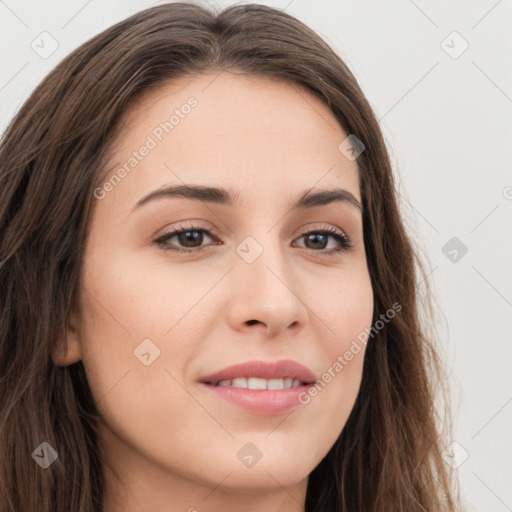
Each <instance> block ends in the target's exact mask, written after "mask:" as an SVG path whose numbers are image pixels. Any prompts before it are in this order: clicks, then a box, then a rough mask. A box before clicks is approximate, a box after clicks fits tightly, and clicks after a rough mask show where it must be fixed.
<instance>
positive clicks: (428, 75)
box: [0, 0, 512, 512]
mask: <svg viewBox="0 0 512 512" xmlns="http://www.w3.org/2000/svg"><path fill="white" fill-rule="evenodd" d="M157 3H160V2H150V1H143V0H138V1H137V0H130V1H127V0H123V1H121V0H116V1H112V0H111V1H102V2H100V1H99V0H89V1H87V0H81V1H67V2H65V1H63V0H62V1H46V2H37V1H25V2H15V1H14V0H0V44H1V48H2V53H1V64H2V65H1V68H0V69H1V74H0V111H1V117H0V129H1V130H2V131H3V130H4V129H5V127H6V126H7V124H8V122H9V120H10V119H11V118H12V116H13V115H14V114H15V112H16V111H17V109H18V108H19V107H20V106H21V104H22V102H23V101H24V100H25V99H26V98H27V97H28V95H29V94H30V92H31V91H32V90H33V88H34V87H35V86H36V84H37V83H38V82H39V81H40V80H41V79H42V78H43V77H44V76H45V75H46V74H47V73H48V72H49V71H50V69H52V68H53V67H54V66H55V65H56V64H57V63H58V62H59V61H60V60H61V59H62V58H63V57H64V56H65V55H67V54H68V53H70V52H71V51H72V50H73V49H75V48H76V47H77V46H78V45H79V44H81V43H82V42H84V41H85V40H87V39H89V38H90V37H92V36H93V35H95V34H97V33H98V32H100V31H101V30H103V29H105V28H107V27H108V26H110V25H112V24H114V23H115V22H117V21H119V20H121V19H124V18H126V17H127V16H128V15H130V14H132V13H134V12H136V11H137V10H140V9H143V8H146V7H150V6H152V5H156V4H157ZM210 3H213V4H214V5H216V6H219V7H224V6H228V5H231V4H232V3H234V2H232V1H227V2H220V1H217V2H210ZM262 3H266V4H268V5H272V6H274V7H280V8H285V9H286V11H287V12H289V13H290V14H292V15H294V16H296V17H298V18H299V19H301V20H302V21H303V22H305V23H306V24H308V25H309V26H310V27H311V28H313V29H314V30H316V31H317V32H318V33H319V34H320V35H321V36H323V37H324V38H325V39H326V40H327V41H328V42H329V43H330V44H331V45H332V46H333V47H334V48H335V50H336V51H338V52H339V54H340V55H341V56H342V58H343V59H344V60H345V62H346V63H347V64H348V65H349V67H350V68H351V70H352V71H353V73H354V74H355V75H356V77H357V78H358V80H359V82H360V85H361V86H362V88H363V90H364V92H365V93H366V95H367V97H368V99H369V100H370V103H371V104H372V106H373V107H374V109H375V111H376V113H377V116H378V117H379V118H380V119H381V125H382V129H383V130H384V133H385V136H386V139H387V141H388V145H389V147H390V151H391V154H392V158H393V162H394V164H395V170H396V172H397V176H398V183H399V189H400V193H401V197H402V202H403V211H404V214H405V215H406V217H407V219H408V226H409V229H410V230H411V234H412V235H413V236H414V238H415V239H417V240H418V242H419V243H420V244H421V246H422V247H423V249H424V251H425V253H426V256H427V260H428V263H427V267H428V271H429V272H430V275H429V278H428V279H429V280H430V282H431V284H432V286H433V289H434V291H435V294H436V297H437V302H438V304H439V306H440V309H441V311H442V315H440V317H439V326H438V328H439V331H440V333H441V344H442V347H443V358H444V359H445V361H446V362H447V364H448V366H449V369H450V375H451V377H450V379H451V380H450V385H451V389H452V396H453V416H454V422H455V431H454V441H456V442H457V443H458V444H457V445H455V449H454V454H455V459H456V463H457V464H458V463H460V462H462V461H463V462H462V464H460V466H459V468H458V474H459V477H460V482H461V486H462V492H463V495H464V496H465V497H466V499H467V510H469V511H481V512H484V511H485V512H492V511H496V512H505V511H507V510H512V486H511V485H510V483H511V482H512V469H511V464H510V460H511V455H512V450H511V446H512V436H511V432H512V429H511V425H512V386H511V380H512V378H511V372H510V365H511V362H512V357H511V355H512V354H511V352H512V350H511V343H510V341H511V334H512V326H511V323H512V322H511V318H512V315H511V313H512V286H511V285H512V271H511V265H510V262H511V261H512V258H511V253H512V251H511V245H512V236H511V234H512V215H511V213H512V188H511V187H512V175H511V172H510V166H511V162H512V158H511V153H512V117H511V113H512V68H511V63H512V37H511V29H512V3H511V2H510V1H504V0H501V1H496V0H485V1H483V0H482V1H473V2H471V3H469V2H462V1H459V2H450V3H446V2H441V1H440V0H436V1H431V2H427V1H423V0H417V1H412V0H387V1H386V2H377V1H375V2H368V1H361V0H357V1H356V0H350V1H340V0H338V1H334V0H330V1H321V2H320V1H316V2H312V1H307V0H292V1H291V2H290V0H284V1H274V2H270V1H268V2H262ZM43 31H47V32H48V33H49V34H51V36H52V37H53V38H54V39H55V40H56V41H57V43H58V48H57V49H56V51H55V52H54V53H53V54H52V55H50V56H48V57H47V58H42V57H41V56H39V55H38V54H37V53H36V52H35V51H34V50H33V49H32V47H31V45H32V43H33V41H35V43H34V44H37V43H38V41H40V37H41V36H40V34H41V33H42V32H43ZM454 31H456V32H458V34H459V35H460V36H459V35H456V34H455V35H453V34H452V33H453V32H454ZM38 38H39V39H38ZM443 41H444V43H443ZM464 41H465V42H466V43H465V42H464ZM39 44H41V43H39ZM465 44H469V47H468V48H467V50H466V51H464V52H463V53H462V54H461V55H458V54H459V53H460V52H461V50H462V49H463V48H464V46H465ZM46 48H49V46H48V45H47V46H46ZM445 50H446V51H445ZM447 52H451V54H452V56H450V55H449V54H448V53H447ZM454 56H456V57H457V58H452V57H454ZM452 237H457V238H458V239H459V240H460V241H461V242H462V243H463V244H464V245H465V246H466V247H467V249H468V252H467V253H466V254H465V255H463V256H461V254H462V253H461V251H460V249H459V250H458V252H457V254H456V255H455V253H453V252H451V255H450V253H449V252H450V251H453V248H451V247H448V249H446V250H445V252H447V253H448V256H449V257H447V256H445V254H444V253H443V252H442V248H443V247H444V245H445V244H446V243H447V242H448V241H449V240H450V239H451V238H452ZM456 250H457V249H456ZM454 257H456V258H457V260H456V261H455V262H454V261H451V259H450V258H454ZM459 445H460V446H459ZM465 457H467V459H466V460H464V458H465Z"/></svg>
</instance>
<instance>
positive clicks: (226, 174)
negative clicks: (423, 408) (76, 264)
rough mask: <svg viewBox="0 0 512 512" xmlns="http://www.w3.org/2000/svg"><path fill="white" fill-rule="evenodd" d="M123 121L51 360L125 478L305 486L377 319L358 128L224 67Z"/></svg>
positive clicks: (351, 393)
mask: <svg viewBox="0 0 512 512" xmlns="http://www.w3.org/2000/svg"><path fill="white" fill-rule="evenodd" d="M123 121H124V125H123V129H122V131H121V133H120V136H119V138H118V141H117V144H116V145H115V147H114V152H113V157H112V161H111V171H110V173H109V174H108V176H107V178H106V180H105V181H103V182H102V183H100V184H99V186H98V188H97V189H96V190H95V192H94V194H95V200H94V203H95V204H94V209H93V212H92V214H91V218H90V225H89V239H88V245H87V248H86V253H85V259H84V267H83V270H82V272H83V273H82V287H81V297H80V306H81V310H80V316H79V318H74V319H73V324H72V329H70V333H69V339H68V343H69V345H68V352H67V356H66V357H67V358H66V359H65V360H60V361H59V362H60V363H61V364H69V363H72V362H74V361H76V360H78V359H82V361H83V364H84V366H85V369H86V373H87V378H88V381H89V384H90V387H91V391H92V394H93V397H94V400H95V402H96V404H97V407H98V410H99V412H100V415H101V417H102V420H103V423H102V424H101V425H100V432H101V443H102V445H103V448H104V450H105V452H106V454H107V457H108V459H109V461H110V464H111V465H112V466H113V467H115V469H116V470H117V471H118V473H119V474H120V475H121V476H122V477H123V478H124V480H125V481H127V483H128V485H129V486H133V487H135V486H137V485H138V486H139V487H140V486H141V485H145V484H143V483H142V482H146V483H147V486H148V488H150V487H151V486H152V485H155V484H156V483H157V482H162V483H164V482H165V485H166V486H167V487H169V488H171V487H172V488H173V489H174V491H175V492H178V491H183V490H185V489H188V490H189V491H190V492H192V489H205V491H204V492H203V493H202V494H198V496H201V497H204V496H206V495H207V494H208V493H210V492H212V489H214V488H215V487H216V486H218V485H219V484H220V483H221V482H222V486H221V487H219V488H218V489H217V490H216V491H215V492H216V493H220V492H221V491H220V489H223V490H228V491H229V492H231V493H232V492H236V490H245V491H246V492H249V491H250V490H251V489H252V490H257V491H258V492H262V491H265V490H267V491H269V492H275V491H282V488H287V489H288V488H290V489H294V488H296V489H300V490H299V491H293V492H296V493H297V496H298V495H299V494H301V492H302V491H303V490H304V489H305V484H306V483H307V476H308V474H309V473H310V472H311V471H312V470H313V469H314V468H315V466H316V465H317V464H318V463H319V462H320V461H321V459H322V458H323V457H324V456H325V455H326V454H327V452H328V451H329V449H330V448H331V447H332V445H333V444H334V442H335V441H336V439H337V438H338V436H339V435H340V433H341V431H342V429H343V427H344V425H345V423H346V421H347V418H348V416H349V413H350V411H351V409H352V407H353V405H354V401H355V399H356V395H357V392H358V389H359V386H360V382H361V374H362V365H363V356H364V346H363V345H362V344H361V343H359V344H358V345H357V346H358V350H357V351H356V350H355V349H354V340H356V338H357V336H358V334H360V333H361V332H362V331H364V329H365V328H369V327H370V326H371V320H372V313H373V295H372V287H371V283H370V278H369V274H368V269H367V264H366V257H365V248H364V245H363V230H362V213H361V210H360V209H359V208H358V206H357V203H358V202H359V203H361V196H360V192H359V181H358V170H357V163H356V161H355V160H354V159H349V158H347V157H346V156H345V154H346V153H345V154H343V153H342V152H341V151H340V149H339V146H340V144H341V143H342V142H343V141H344V140H345V139H346V138H347V136H348V134H347V133H344V131H343V130H342V129H341V128H340V126H339V125H338V123H337V121H336V119H335V118H334V116H333V114H332V112H331V111H330V110H329V109H328V107H327V106H325V105H324V104H323V103H322V102H321V101H320V100H319V99H316V98H315V97H313V96H312V95H310V94H308V93H305V92H303V91H299V90H298V89H296V88H294V87H293V86H291V85H289V84H285V83H281V82H275V81H269V80H262V79H256V78H254V77H252V78H251V77H241V76H238V77H236V76H234V75H231V74H229V73H226V72H224V73H222V74H220V75H218V76H217V77H216V76H215V75H207V76H201V77H194V78H190V77H189V78H187V79H181V80H180V81H177V82H174V83H173V84H171V85H168V86H165V87H162V88H160V89H158V90H157V91H156V92H151V93H149V94H147V95H146V96H145V97H143V98H142V99H141V100H140V101H139V102H138V103H137V104H136V106H135V107H133V108H132V109H131V110H129V111H128V112H127V113H126V115H125V117H124V119H123ZM345 144H346V143H345ZM342 147H345V146H343V145H342ZM123 168H124V172H123V170H120V169H123ZM177 186H178V187H182V189H181V190H182V194H181V195H180V194H179V193H177V192H175V193H174V194H171V192H169V193H166V192H165V190H166V189H168V188H169V189H170V188H171V187H177ZM187 187H190V188H187ZM192 187H215V188H218V189H221V190H222V194H221V193H218V192H217V193H212V192H211V191H210V192H208V191H205V190H206V189H202V190H196V189H194V188H192ZM334 190H336V191H338V192H340V191H345V192H340V193H339V194H338V195H337V196H336V199H333V197H334V196H332V197H331V200H330V201H327V200H325V196H324V200H322V198H321V197H320V198H319V199H318V200H317V201H313V200H312V201H309V202H308V201H302V203H303V204H302V206H298V207H297V206H296V205H295V203H297V202H298V201H299V200H300V199H301V198H302V199H304V198H303V194H304V193H305V192H306V191H310V195H311V194H315V193H317V192H319V191H334ZM155 191H161V193H159V194H158V195H153V196H151V195H152V194H154V193H155ZM228 195H229V197H230V198H231V200H227V199H226V196H228ZM351 197H353V200H351ZM144 198H146V199H144ZM172 229H176V230H180V229H182V230H184V231H185V232H184V233H182V234H181V235H173V234H172V233H170V231H171V230H172ZM324 230H331V231H332V232H331V233H324V234H323V233H322V231H324ZM187 231H188V232H187ZM304 233H307V235H304ZM347 237H348V239H349V241H350V246H349V247H348V246H347V240H346V239H347ZM338 249H340V250H338ZM178 250H181V252H178ZM347 352H350V353H351V354H352V357H350V355H347ZM342 360H343V362H341V361H342ZM283 361H285V363H283V364H277V365H276V364H275V363H276V362H281V363H282V362H283ZM286 361H288V363H286ZM293 362H295V363H297V365H302V366H303V367H306V368H307V369H308V371H304V369H303V368H302V369H300V368H299V367H298V366H297V365H294V364H293ZM242 363H255V364H254V365H253V366H251V365H249V366H246V367H242V368H235V369H234V370H233V371H232V372H228V373H225V374H223V375H214V374H217V373H218V372H220V371H221V370H224V369H226V368H229V367H231V366H233V365H240V364H242ZM258 363H269V364H267V365H261V364H260V365H258ZM336 363H338V364H337V365H336ZM340 366H341V369H340ZM308 372H309V373H308ZM326 374H329V375H327V377H325V375H326ZM329 376H330V377H331V378H330V379H329V378H328V377H329ZM244 378H245V380H244ZM232 379H236V381H233V380H232ZM247 379H248V380H247ZM294 379H297V381H298V382H295V381H294ZM219 380H222V381H224V382H223V383H221V384H223V385H219V386H214V385H213V384H215V383H217V382H218V381H219ZM312 380H320V381H321V382H322V384H321V385H319V384H317V392H316V394H315V392H314V391H311V387H312V385H311V384H310V385H309V386H306V385H305V383H307V382H311V381H312ZM205 381H208V382H213V384H212V383H210V384H208V383H206V382H205ZM298 383H299V387H298V388H296V387H293V386H296V385H297V384H298ZM244 385H245V386H249V388H245V389H244V388H243V387H242V388H240V387H239V386H244ZM290 385H292V388H288V386H290ZM283 386H285V387H286V389H279V388H280V387H283ZM254 387H255V388H265V387H266V388H270V389H266V390H263V389H251V388H254ZM272 388H276V389H272ZM149 482H151V483H149ZM293 492H292V494H293ZM214 494H215V493H214ZM190 499H191V501H190V502H189V503H190V505H189V506H191V507H192V506H193V505H194V504H195V503H197V501H196V502H194V501H193V500H192V497H190ZM208 499H209V500H211V501H212V502H213V500H214V499H215V497H213V496H212V497H210V498H208ZM288 499H290V498H288ZM185 510H186V509H185ZM199 510H200V509H199Z"/></svg>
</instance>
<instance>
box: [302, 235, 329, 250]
mask: <svg viewBox="0 0 512 512" xmlns="http://www.w3.org/2000/svg"><path fill="white" fill-rule="evenodd" d="M307 239H308V240H309V241H312V242H313V243H314V244H315V242H316V241H318V239H321V242H320V245H321V246H323V245H325V239H326V236H325V235H321V234H316V235H315V234H313V235H309V236H308V237H307ZM313 248H315V246H314V245H313ZM322 248H324V247H322Z"/></svg>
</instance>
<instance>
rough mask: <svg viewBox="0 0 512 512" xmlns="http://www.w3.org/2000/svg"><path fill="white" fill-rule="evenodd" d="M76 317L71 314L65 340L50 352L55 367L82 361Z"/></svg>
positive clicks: (60, 341)
mask: <svg viewBox="0 0 512 512" xmlns="http://www.w3.org/2000/svg"><path fill="white" fill-rule="evenodd" d="M78 333H79V331H78V323H77V317H76V315H75V314H72V315H71V316H70V318H69V322H68V327H67V334H66V339H64V340H59V342H58V343H57V345H56V346H55V347H54V350H53V351H52V360H53V362H54V364H55V365H57V366H68V365H70V364H73V363H77V362H78V361H80V359H82V351H81V347H80V337H79V334H78Z"/></svg>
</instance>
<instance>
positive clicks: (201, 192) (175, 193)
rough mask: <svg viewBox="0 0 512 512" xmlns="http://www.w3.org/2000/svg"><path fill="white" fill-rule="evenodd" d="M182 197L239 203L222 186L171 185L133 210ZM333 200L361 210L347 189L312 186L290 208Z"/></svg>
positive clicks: (225, 203)
mask: <svg viewBox="0 0 512 512" xmlns="http://www.w3.org/2000/svg"><path fill="white" fill-rule="evenodd" d="M175 197H182V198H187V199H194V200H197V201H204V202H207V203H214V204H220V205H227V206H237V205H238V204H239V197H240V194H239V193H238V192H235V193H230V192H229V191H228V190H226V189H224V188H218V187H209V186H205V185H171V186H168V187H164V188H161V189H158V190H154V191H153V192H150V193H149V194H147V195H146V196H144V197H143V198H142V199H140V200H139V201H138V202H137V204H136V205H135V207H134V208H133V210H136V209H137V208H140V207H141V206H142V205H144V204H147V203H149V202H150V201H154V200H157V199H162V198H175ZM334 202H342V203H346V204H349V205H351V206H354V207H355V208H357V209H358V210H359V211H361V212H362V211H363V207H362V205H361V203H360V202H359V201H358V200H357V199H356V198H355V197H354V195H353V194H352V193H351V192H349V191H348V190H345V189H342V188H337V187H335V188H331V189H324V190H314V189H312V188H309V189H306V190H304V191H303V192H302V193H301V195H300V197H299V198H298V199H297V201H296V202H295V203H294V204H293V205H292V208H291V209H292V210H305V209H307V208H313V207H315V206H324V205H327V204H330V203H334Z"/></svg>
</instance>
